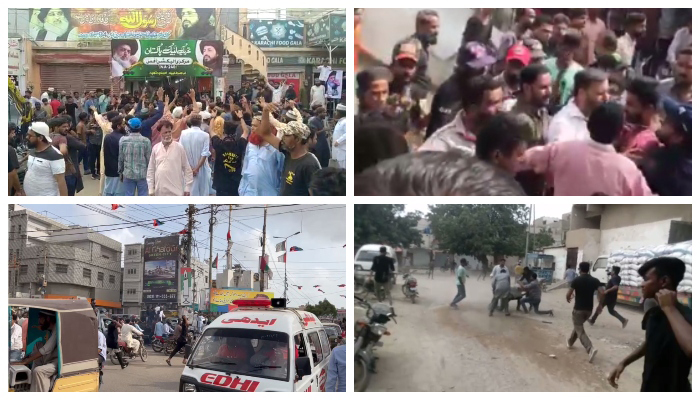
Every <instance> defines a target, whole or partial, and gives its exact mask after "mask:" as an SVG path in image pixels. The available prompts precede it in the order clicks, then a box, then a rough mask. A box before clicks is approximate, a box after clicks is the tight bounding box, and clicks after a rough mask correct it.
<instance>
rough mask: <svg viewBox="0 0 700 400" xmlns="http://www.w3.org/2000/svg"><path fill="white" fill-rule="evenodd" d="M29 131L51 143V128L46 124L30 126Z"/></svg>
mask: <svg viewBox="0 0 700 400" xmlns="http://www.w3.org/2000/svg"><path fill="white" fill-rule="evenodd" d="M29 130H30V131H32V132H34V133H36V134H37V135H41V136H43V137H45V138H46V140H48V141H49V143H50V142H51V134H50V133H49V126H48V125H46V122H34V123H33V124H32V125H31V126H29Z"/></svg>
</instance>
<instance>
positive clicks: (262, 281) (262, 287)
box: [258, 204, 267, 292]
mask: <svg viewBox="0 0 700 400" xmlns="http://www.w3.org/2000/svg"><path fill="white" fill-rule="evenodd" d="M266 240H267V204H266V205H265V213H264V214H263V236H262V258H261V259H260V265H259V266H258V269H259V270H260V272H259V273H260V291H261V292H264V291H265V269H264V268H262V265H263V263H264V262H265V241H266Z"/></svg>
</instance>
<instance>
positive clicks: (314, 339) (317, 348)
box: [309, 332, 323, 365]
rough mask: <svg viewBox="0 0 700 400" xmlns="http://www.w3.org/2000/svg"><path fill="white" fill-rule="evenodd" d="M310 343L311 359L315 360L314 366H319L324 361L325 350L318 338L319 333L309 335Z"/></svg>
mask: <svg viewBox="0 0 700 400" xmlns="http://www.w3.org/2000/svg"><path fill="white" fill-rule="evenodd" d="M309 342H311V343H310V347H311V357H312V358H313V360H314V365H317V364H318V363H320V362H321V360H323V350H322V349H323V348H322V347H321V340H320V339H319V338H318V333H317V332H310V333H309Z"/></svg>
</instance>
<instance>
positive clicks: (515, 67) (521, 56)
mask: <svg viewBox="0 0 700 400" xmlns="http://www.w3.org/2000/svg"><path fill="white" fill-rule="evenodd" d="M528 65H530V49H528V48H527V47H525V45H523V44H519V43H518V44H515V45H513V47H511V48H510V49H508V53H507V54H506V68H505V70H504V71H503V73H502V74H501V75H500V76H499V78H500V79H501V80H502V81H503V98H504V99H505V100H504V104H503V111H510V109H511V108H512V107H513V105H514V104H515V95H516V93H518V92H519V91H520V71H522V70H523V68H525V67H527V66H528Z"/></svg>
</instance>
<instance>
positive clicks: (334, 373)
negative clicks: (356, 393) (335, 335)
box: [326, 344, 345, 392]
mask: <svg viewBox="0 0 700 400" xmlns="http://www.w3.org/2000/svg"><path fill="white" fill-rule="evenodd" d="M344 391H345V345H344V344H342V345H340V346H337V347H336V348H334V349H333V352H331V361H330V363H329V364H328V380H327V381H326V392H344Z"/></svg>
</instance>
